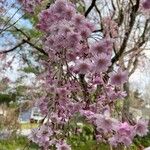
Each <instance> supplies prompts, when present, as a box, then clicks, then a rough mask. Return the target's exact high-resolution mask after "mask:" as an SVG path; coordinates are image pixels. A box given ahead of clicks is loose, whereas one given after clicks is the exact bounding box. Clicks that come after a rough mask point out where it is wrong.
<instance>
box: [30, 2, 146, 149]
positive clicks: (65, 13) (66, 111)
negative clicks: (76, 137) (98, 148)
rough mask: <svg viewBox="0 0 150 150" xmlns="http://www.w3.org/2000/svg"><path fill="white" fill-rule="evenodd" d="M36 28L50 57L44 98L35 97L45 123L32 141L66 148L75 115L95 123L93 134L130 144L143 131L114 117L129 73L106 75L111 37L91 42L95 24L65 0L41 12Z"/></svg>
mask: <svg viewBox="0 0 150 150" xmlns="http://www.w3.org/2000/svg"><path fill="white" fill-rule="evenodd" d="M37 27H38V28H39V29H40V30H41V31H43V32H44V33H45V37H44V38H43V48H44V50H45V52H46V53H47V55H48V60H47V63H45V69H46V72H45V73H44V74H43V76H42V78H41V79H42V80H43V88H44V90H43V95H44V96H43V97H42V98H41V99H40V100H39V101H38V106H39V108H40V109H41V112H42V114H43V115H45V118H46V119H45V120H46V124H45V125H44V126H41V127H40V128H39V129H37V130H36V133H33V134H32V135H31V137H30V139H31V140H32V141H33V142H36V143H37V144H39V146H41V147H42V148H44V149H46V150H47V149H50V148H51V147H52V146H55V148H56V149H57V150H64V149H66V150H70V149H71V148H70V145H68V144H67V143H66V142H65V140H67V139H66V137H68V136H69V135H70V134H69V133H70V132H69V127H68V126H69V123H70V122H71V120H72V119H74V117H75V116H76V115H80V116H81V117H83V118H84V119H86V120H87V121H88V122H89V123H90V124H92V125H93V129H95V130H96V131H95V133H96V137H100V138H99V139H102V140H103V139H105V140H107V142H109V143H110V144H112V145H115V146H116V145H118V144H124V145H127V146H128V145H130V144H131V143H132V140H133V138H134V136H135V135H136V134H138V135H140V136H142V135H145V134H146V133H147V123H146V122H144V121H143V120H139V121H138V122H137V124H134V125H130V124H129V123H128V122H122V121H121V120H120V119H119V118H117V116H114V115H113V113H114V111H115V110H114V104H115V102H116V101H117V100H118V99H123V98H124V97H125V96H126V93H125V92H123V91H121V88H120V87H121V86H122V85H123V84H124V83H125V82H126V80H127V71H123V70H121V69H120V68H119V69H118V71H117V72H116V73H110V74H108V75H107V76H106V71H108V70H109V67H110V66H111V57H112V49H113V48H112V47H113V42H114V41H113V40H112V39H109V38H107V39H102V40H100V41H97V42H94V43H92V44H89V42H88V41H89V40H90V36H91V33H92V31H93V30H94V26H93V24H92V23H90V22H89V20H87V19H86V18H85V17H84V16H82V15H81V14H78V13H77V12H76V9H75V6H74V5H73V4H72V3H70V2H67V1H66V0H56V2H55V3H54V4H52V5H51V6H50V8H48V9H47V10H44V11H42V12H41V14H40V15H39V23H38V25H37ZM112 115H113V118H112ZM45 126H46V127H45ZM66 129H67V130H66ZM44 130H45V132H44ZM72 134H73V133H72ZM41 138H42V139H41ZM43 140H44V141H43Z"/></svg>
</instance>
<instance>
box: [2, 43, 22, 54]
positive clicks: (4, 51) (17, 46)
mask: <svg viewBox="0 0 150 150" xmlns="http://www.w3.org/2000/svg"><path fill="white" fill-rule="evenodd" d="M23 44H25V41H22V42H20V43H19V44H17V45H16V46H15V47H13V48H11V49H9V50H2V51H0V54H6V53H9V52H12V51H14V50H15V49H17V48H19V47H20V46H22V45H23Z"/></svg>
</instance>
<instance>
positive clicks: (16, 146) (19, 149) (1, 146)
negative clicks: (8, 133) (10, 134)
mask: <svg viewBox="0 0 150 150" xmlns="http://www.w3.org/2000/svg"><path fill="white" fill-rule="evenodd" d="M24 148H26V149H28V150H37V149H38V147H37V146H36V145H34V144H31V143H29V142H28V139H27V138H26V137H22V136H20V137H15V138H10V139H7V140H0V150H23V149H24Z"/></svg>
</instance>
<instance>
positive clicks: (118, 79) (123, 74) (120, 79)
mask: <svg viewBox="0 0 150 150" xmlns="http://www.w3.org/2000/svg"><path fill="white" fill-rule="evenodd" d="M127 77H128V73H127V71H122V70H118V72H117V73H113V74H111V76H110V82H111V84H114V85H117V86H118V85H122V84H123V83H125V82H126V81H127Z"/></svg>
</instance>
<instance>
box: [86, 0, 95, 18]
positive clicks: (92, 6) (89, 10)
mask: <svg viewBox="0 0 150 150" xmlns="http://www.w3.org/2000/svg"><path fill="white" fill-rule="evenodd" d="M95 2H96V0H92V3H91V5H90V6H89V8H88V9H87V11H86V12H85V14H84V16H85V17H87V16H88V14H89V13H90V12H91V10H92V9H93V8H94V6H95Z"/></svg>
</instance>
